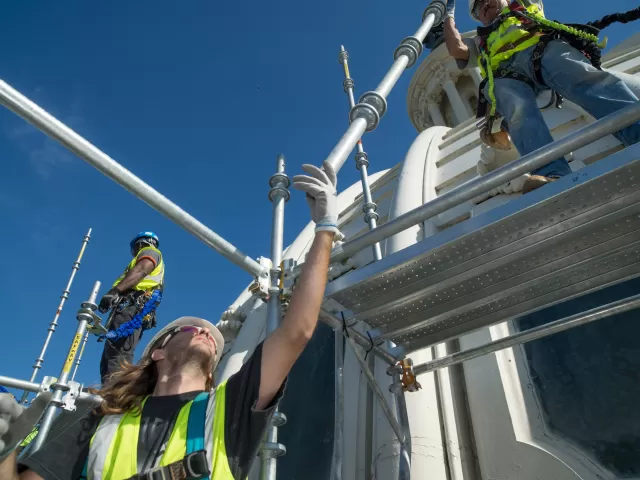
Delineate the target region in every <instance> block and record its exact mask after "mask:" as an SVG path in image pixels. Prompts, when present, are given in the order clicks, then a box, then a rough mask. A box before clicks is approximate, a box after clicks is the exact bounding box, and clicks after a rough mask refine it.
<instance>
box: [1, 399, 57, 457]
mask: <svg viewBox="0 0 640 480" xmlns="http://www.w3.org/2000/svg"><path fill="white" fill-rule="evenodd" d="M49 401H51V392H45V393H41V394H40V395H38V396H37V397H36V398H35V399H34V400H33V402H32V403H31V405H30V406H29V407H28V408H25V407H23V406H22V405H19V404H18V403H17V402H16V401H15V399H14V398H13V397H12V396H11V395H10V394H8V393H0V462H1V461H2V460H4V459H5V457H7V456H8V455H9V454H11V452H13V451H14V450H15V449H16V447H17V446H18V445H19V444H20V442H22V440H23V439H24V438H25V437H26V436H27V435H29V433H31V431H32V430H33V427H35V426H36V424H37V423H38V420H40V417H41V416H42V414H43V413H44V410H45V409H46V408H47V405H49Z"/></svg>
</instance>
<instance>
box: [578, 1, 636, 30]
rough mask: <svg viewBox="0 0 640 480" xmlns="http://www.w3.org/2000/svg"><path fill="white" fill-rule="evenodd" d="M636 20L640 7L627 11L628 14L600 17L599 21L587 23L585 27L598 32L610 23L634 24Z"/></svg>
mask: <svg viewBox="0 0 640 480" xmlns="http://www.w3.org/2000/svg"><path fill="white" fill-rule="evenodd" d="M638 19H640V7H638V8H634V9H633V10H629V11H628V12H624V13H614V14H611V15H607V16H605V17H602V18H601V19H600V20H596V21H594V22H589V23H587V25H589V26H590V27H594V28H597V29H598V30H603V29H605V28H607V27H608V26H609V25H611V24H612V23H629V22H634V21H636V20H638Z"/></svg>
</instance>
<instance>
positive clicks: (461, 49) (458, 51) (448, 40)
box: [444, 16, 470, 62]
mask: <svg viewBox="0 0 640 480" xmlns="http://www.w3.org/2000/svg"><path fill="white" fill-rule="evenodd" d="M444 42H445V44H446V45H447V51H448V52H449V55H451V56H452V57H453V58H455V59H456V60H461V61H463V62H466V61H468V60H469V56H470V54H469V47H468V46H467V45H465V43H464V42H463V41H462V35H460V32H459V31H458V29H457V28H456V22H455V20H454V19H453V17H451V16H448V17H446V18H445V19H444Z"/></svg>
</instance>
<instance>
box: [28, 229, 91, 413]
mask: <svg viewBox="0 0 640 480" xmlns="http://www.w3.org/2000/svg"><path fill="white" fill-rule="evenodd" d="M89 240H91V229H89V231H88V232H87V234H86V235H85V236H84V239H83V240H82V247H81V248H80V253H79V254H78V258H77V259H76V261H75V262H73V267H71V276H70V277H69V281H68V282H67V286H66V287H65V289H64V290H63V291H62V295H61V296H60V304H59V305H58V309H57V310H56V314H55V315H54V317H53V320H52V321H51V323H50V324H49V329H48V332H47V338H46V339H45V340H44V345H43V346H42V351H41V352H40V355H39V356H38V358H36V362H35V363H34V364H33V372H32V373H31V378H30V379H29V381H30V382H33V381H35V379H36V377H37V376H38V370H39V369H40V368H41V367H42V364H43V363H44V355H45V353H47V348H49V342H50V341H51V337H52V336H53V334H54V332H55V331H56V327H57V326H58V319H59V318H60V313H62V309H63V308H64V303H65V302H66V301H67V298H69V294H70V293H71V284H73V279H74V278H75V276H76V273H77V272H78V270H79V269H80V262H81V261H82V257H83V256H84V251H85V249H86V248H87V244H88V243H89ZM28 397H29V392H28V391H26V390H25V392H24V393H23V394H22V398H21V399H20V403H27V399H28Z"/></svg>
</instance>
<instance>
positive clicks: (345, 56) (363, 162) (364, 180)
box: [338, 45, 382, 260]
mask: <svg viewBox="0 0 640 480" xmlns="http://www.w3.org/2000/svg"><path fill="white" fill-rule="evenodd" d="M338 59H339V61H340V63H341V64H342V66H343V68H344V83H343V86H344V91H345V93H346V94H347V98H348V99H349V108H353V107H355V104H356V102H355V99H354V96H353V91H354V88H355V83H354V81H353V79H352V78H351V74H350V73H349V52H347V51H346V50H345V48H344V45H341V46H340V55H339V57H338ZM356 149H357V153H356V168H357V169H358V170H360V183H361V184H362V196H363V199H364V205H363V207H362V210H363V212H364V219H365V222H367V225H369V230H374V229H375V228H376V227H377V226H378V224H377V221H378V218H379V216H378V214H377V213H376V210H377V209H378V207H377V205H376V204H375V203H374V201H373V198H372V196H371V188H370V187H369V174H368V168H369V156H368V155H367V153H366V152H365V151H364V145H363V144H362V139H360V140H358V142H357V143H356ZM372 249H373V258H374V259H375V260H381V259H382V250H381V249H380V244H379V243H377V242H376V243H374V244H373V246H372Z"/></svg>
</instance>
